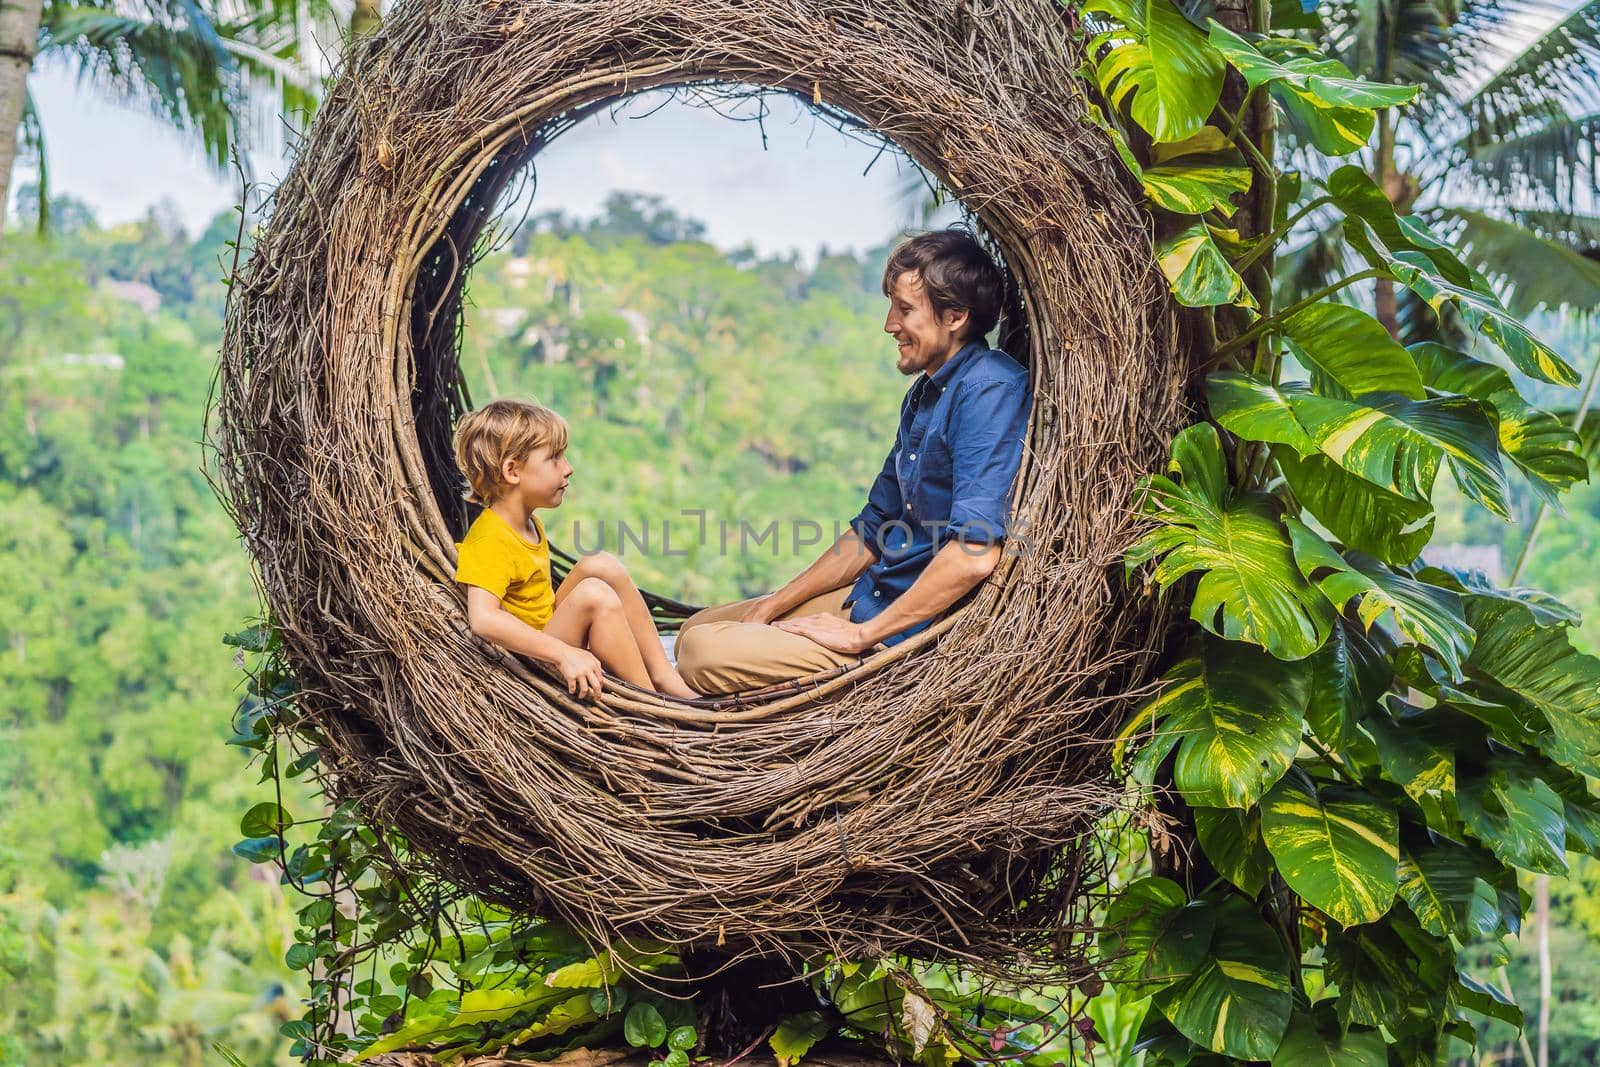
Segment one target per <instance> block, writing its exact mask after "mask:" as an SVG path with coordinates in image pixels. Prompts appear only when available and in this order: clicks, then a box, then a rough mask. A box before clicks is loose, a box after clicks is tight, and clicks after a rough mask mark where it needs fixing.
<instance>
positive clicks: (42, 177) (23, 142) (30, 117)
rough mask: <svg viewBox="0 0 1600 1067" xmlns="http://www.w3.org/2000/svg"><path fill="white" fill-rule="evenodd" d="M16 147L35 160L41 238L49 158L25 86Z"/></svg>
mask: <svg viewBox="0 0 1600 1067" xmlns="http://www.w3.org/2000/svg"><path fill="white" fill-rule="evenodd" d="M17 147H18V148H19V149H20V150H21V151H22V152H25V153H27V154H28V155H31V156H32V157H33V158H34V160H35V163H34V165H35V167H36V168H37V177H36V178H35V179H34V197H35V198H36V199H37V201H38V211H39V219H38V224H37V225H38V230H39V234H40V236H43V235H44V234H45V233H46V232H48V231H49V229H50V157H49V155H48V154H47V153H46V152H45V143H44V124H43V123H42V122H40V121H39V109H38V107H37V106H35V104H34V102H33V93H31V92H30V91H29V90H28V87H27V85H26V84H24V85H23V87H22V125H21V126H20V127H19V128H18V129H17ZM0 206H3V205H0Z"/></svg>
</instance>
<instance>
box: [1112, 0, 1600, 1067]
mask: <svg viewBox="0 0 1600 1067" xmlns="http://www.w3.org/2000/svg"><path fill="white" fill-rule="evenodd" d="M1191 6H1192V5H1191ZM1208 6H1209V7H1210V10H1209V12H1208V14H1209V17H1205V18H1202V17H1200V16H1201V12H1198V11H1196V10H1189V9H1186V8H1180V6H1178V5H1175V4H1173V3H1172V2H1170V0H1143V2H1134V0H1091V2H1088V3H1085V4H1083V5H1082V12H1083V17H1084V21H1085V25H1086V26H1087V28H1088V31H1089V32H1090V33H1091V34H1092V35H1093V36H1092V39H1091V41H1090V53H1089V54H1090V69H1089V72H1088V74H1089V77H1091V78H1092V79H1093V80H1094V81H1095V83H1096V84H1097V85H1098V87H1099V89H1100V94H1101V107H1100V110H1099V113H1098V115H1097V120H1098V121H1099V122H1101V123H1102V124H1103V125H1104V127H1105V129H1106V130H1107V131H1108V132H1109V133H1110V134H1111V135H1112V136H1113V137H1114V138H1115V140H1116V142H1117V144H1118V146H1119V150H1120V152H1121V155H1122V158H1123V160H1124V162H1125V163H1126V164H1127V166H1128V167H1129V168H1130V169H1131V170H1132V172H1133V173H1134V175H1135V176H1137V178H1138V179H1139V181H1140V182H1141V183H1142V185H1143V188H1144V192H1145V195H1146V197H1147V198H1148V201H1149V204H1150V206H1151V208H1152V210H1153V213H1154V216H1155V219H1156V226H1157V229H1156V245H1155V247H1156V254H1157V256H1158V258H1159V261H1160V264H1161V268H1162V270H1163V271H1164V273H1165V274H1166V276H1167V278H1168V280H1169V281H1170V282H1171V285H1172V288H1173V291H1174V293H1175V295H1176V297H1177V299H1178V301H1179V302H1180V303H1181V304H1183V305H1186V306H1187V307H1188V308H1189V309H1191V314H1192V316H1193V318H1194V320H1195V322H1196V324H1197V329H1198V336H1200V337H1201V338H1202V339H1203V346H1204V351H1203V353H1202V355H1201V371H1202V373H1203V381H1201V382H1199V383H1198V388H1197V394H1198V396H1199V399H1200V400H1201V401H1202V404H1203V415H1204V416H1205V417H1204V421H1200V422H1198V423H1196V424H1195V425H1193V426H1191V427H1189V428H1188V429H1187V430H1185V431H1184V432H1183V433H1181V434H1180V435H1179V436H1178V437H1177V439H1176V440H1175V441H1174V442H1173V446H1172V457H1171V461H1170V464H1169V466H1168V469H1167V470H1166V471H1165V472H1164V473H1161V474H1157V475H1154V476H1152V477H1150V478H1149V479H1147V481H1146V483H1145V484H1144V486H1143V487H1142V492H1141V495H1140V501H1139V506H1140V507H1141V508H1142V509H1143V512H1144V514H1145V515H1146V516H1147V517H1148V518H1149V520H1150V522H1151V527H1150V530H1149V533H1148V534H1147V535H1146V536H1145V537H1144V538H1143V539H1142V540H1141V541H1140V542H1139V543H1138V544H1137V545H1136V546H1135V547H1134V548H1133V550H1132V551H1131V552H1130V553H1129V554H1128V556H1127V560H1126V565H1127V571H1128V573H1129V575H1130V577H1131V578H1133V579H1134V580H1136V581H1140V580H1142V581H1143V582H1144V583H1145V584H1146V586H1147V587H1148V588H1149V589H1150V590H1151V592H1152V595H1161V596H1166V597H1170V598H1179V599H1180V602H1182V603H1184V604H1186V605H1187V606H1188V614H1189V619H1190V620H1191V621H1190V623H1189V624H1188V628H1187V631H1186V632H1181V633H1179V634H1178V635H1177V641H1178V642H1179V647H1178V648H1176V649H1175V651H1174V654H1173V662H1172V664H1171V666H1170V667H1169V669H1168V670H1167V672H1166V675H1165V677H1164V679H1163V681H1164V685H1163V686H1162V688H1161V689H1160V691H1159V692H1158V693H1157V694H1156V695H1155V696H1154V697H1152V698H1151V699H1149V700H1148V701H1146V702H1145V703H1144V704H1143V705H1142V707H1141V708H1140V709H1139V710H1138V711H1137V713H1136V714H1135V715H1134V716H1133V718H1132V719H1131V721H1130V722H1129V723H1128V725H1127V727H1126V729H1125V730H1124V732H1123V735H1122V742H1121V744H1120V746H1119V758H1120V759H1121V760H1122V761H1123V766H1124V767H1125V769H1126V771H1127V772H1128V774H1129V776H1130V778H1131V779H1132V780H1133V781H1134V782H1136V783H1138V784H1139V785H1141V786H1144V787H1153V789H1154V790H1155V792H1154V794H1153V795H1154V796H1156V797H1157V798H1158V799H1157V800H1156V801H1155V803H1157V804H1158V806H1161V807H1163V808H1164V809H1166V810H1165V814H1166V815H1167V816H1168V817H1169V818H1170V819H1172V820H1174V821H1175V823H1176V825H1177V826H1178V827H1179V828H1180V829H1179V830H1178V831H1177V835H1178V836H1179V837H1180V838H1182V837H1185V836H1187V837H1188V843H1189V844H1190V846H1191V847H1190V848H1189V849H1188V850H1187V856H1186V859H1185V861H1184V862H1182V863H1178V862H1171V863H1166V864H1163V865H1159V866H1158V870H1157V873H1156V874H1154V875H1151V876H1149V877H1144V878H1141V879H1138V880H1136V881H1133V882H1132V883H1131V884H1128V885H1127V886H1125V888H1124V889H1123V891H1122V892H1121V894H1120V896H1119V897H1118V898H1117V899H1116V900H1115V902H1114V903H1113V905H1112V906H1111V908H1110V910H1109V916H1108V930H1107V933H1106V934H1105V935H1104V937H1103V938H1102V941H1101V945H1100V951H1101V954H1102V956H1103V958H1104V960H1105V966H1106V970H1107V976H1108V977H1109V978H1110V979H1111V980H1112V982H1113V983H1114V984H1115V985H1116V986H1117V987H1118V989H1119V991H1120V992H1121V994H1122V995H1123V996H1126V997H1135V998H1145V997H1148V998H1149V1005H1150V1010H1149V1011H1148V1013H1147V1015H1146V1022H1145V1025H1144V1029H1143V1031H1142V1033H1141V1034H1140V1035H1139V1036H1140V1045H1141V1047H1142V1048H1143V1049H1144V1051H1145V1053H1146V1063H1171V1064H1180V1063H1189V1064H1195V1063H1202V1062H1207V1063H1214V1062H1235V1061H1262V1060H1270V1061H1272V1062H1273V1063H1275V1064H1307V1063H1337V1064H1353V1065H1365V1064H1384V1063H1402V1064H1413V1063H1415V1064H1422V1063H1428V1064H1431V1063H1433V1062H1435V1057H1436V1056H1437V1054H1438V1052H1439V1050H1440V1049H1441V1048H1442V1047H1443V1046H1444V1044H1445V1042H1446V1040H1447V1037H1455V1038H1459V1039H1461V1040H1463V1041H1466V1042H1468V1043H1471V1042H1473V1041H1474V1040H1475V1036H1476V1033H1477V1030H1478V1028H1479V1025H1480V1023H1481V1021H1482V1020H1484V1019H1485V1018H1494V1019H1501V1020H1505V1021H1507V1022H1510V1023H1512V1024H1514V1025H1520V1023H1521V1013H1520V1011H1519V1009H1518V1008H1517V1007H1516V1006H1515V1004H1514V1003H1513V1002H1512V1000H1511V998H1510V996H1509V995H1508V994H1507V993H1506V992H1505V991H1503V990H1500V989H1496V988H1495V987H1494V986H1492V985H1490V984H1488V982H1487V981H1486V977H1487V976H1485V975H1481V974H1474V973H1470V972H1469V970H1468V968H1467V967H1466V965H1465V963H1466V961H1474V960H1482V959H1485V958H1487V959H1490V960H1491V961H1492V960H1493V958H1494V957H1493V949H1494V948H1498V945H1499V942H1500V940H1501V939H1503V938H1505V937H1506V936H1508V935H1513V934H1515V933H1517V931H1518V929H1519V925H1520V923H1521V921H1522V919H1523V916H1524V912H1525V910H1526V904H1527V898H1526V895H1525V894H1523V893H1522V892H1521V891H1520V889H1519V887H1518V872H1519V871H1526V872H1535V873H1545V874H1561V873H1564V872H1565V871H1566V869H1567V854H1568V851H1569V850H1578V851H1584V852H1589V853H1591V854H1600V801H1597V800H1596V799H1595V797H1594V796H1593V795H1592V794H1591V791H1590V789H1589V786H1588V784H1587V781H1586V778H1585V776H1586V775H1592V774H1600V660H1596V659H1594V658H1593V657H1590V656H1588V655H1584V654H1582V653H1580V652H1578V651H1576V650H1575V649H1574V648H1573V647H1572V645H1571V643H1570V642H1569V640H1568V637H1567V630H1568V628H1570V627H1571V626H1572V625H1573V623H1574V622H1575V621H1577V620H1576V616H1575V614H1574V613H1573V612H1572V611H1570V610H1569V609H1567V608H1566V607H1564V606H1563V605H1562V604H1560V603H1559V602H1557V601H1556V600H1555V599H1553V598H1552V597H1549V596H1547V595H1545V594H1542V593H1539V592H1535V591H1533V590H1529V589H1499V588H1495V587H1493V586H1492V585H1491V584H1490V583H1489V582H1487V581H1486V580H1485V579H1484V578H1483V577H1482V576H1481V575H1479V574H1476V573H1456V572H1452V571H1448V570H1445V569H1441V568H1439V567H1433V566H1429V565H1427V564H1426V563H1425V562H1424V561H1423V560H1422V559H1421V555H1422V553H1423V551H1424V549H1425V547H1426V546H1427V544H1428V541H1429V539H1430V537H1431V536H1432V534H1433V529H1434V511H1433V503H1432V501H1433V496H1434V492H1435V490H1436V488H1437V487H1438V484H1439V482H1440V476H1441V475H1442V474H1446V473H1447V474H1448V477H1449V479H1450V480H1451V481H1453V482H1454V484H1455V485H1456V486H1457V487H1458V488H1459V489H1460V491H1461V492H1462V493H1463V494H1464V495H1465V496H1466V497H1467V498H1468V499H1469V500H1470V501H1471V502H1472V503H1474V504H1476V505H1479V506H1482V507H1484V508H1487V509H1488V510H1489V511H1490V512H1491V513H1493V514H1495V515H1497V516H1500V517H1501V518H1506V517H1507V516H1509V515H1510V514H1511V509H1510V506H1509V497H1510V495H1511V494H1512V492H1513V489H1514V487H1515V486H1518V485H1520V486H1522V487H1524V489H1525V490H1526V491H1527V492H1529V493H1531V494H1533V496H1534V497H1536V498H1538V499H1540V500H1544V501H1555V500H1556V499H1557V498H1558V497H1559V495H1560V494H1561V493H1562V492H1563V491H1564V490H1566V489H1568V488H1569V487H1570V486H1571V485H1572V484H1573V483H1575V482H1578V481H1583V480H1586V479H1587V477H1588V471H1587V467H1586V465H1585V462H1584V459H1583V457H1582V454H1581V451H1580V449H1579V446H1578V440H1577V437H1576V436H1575V434H1574V433H1573V432H1572V430H1571V429H1570V428H1569V427H1567V426H1566V425H1564V424H1563V423H1562V422H1561V421H1560V420H1559V419H1557V418H1556V417H1555V416H1553V415H1551V414H1548V413H1546V412H1544V411H1541V410H1539V409H1537V408H1535V407H1534V406H1532V405H1531V404H1530V403H1528V402H1527V401H1526V400H1525V399H1524V398H1523V396H1522V395H1521V394H1520V393H1519V392H1518V387H1517V381H1518V380H1519V379H1518V378H1517V377H1514V376H1513V373H1512V372H1513V370H1514V371H1515V372H1517V374H1519V375H1520V376H1522V377H1523V378H1526V379H1533V380H1535V381H1539V382H1550V383H1555V384H1558V385H1566V386H1571V385H1575V384H1577V383H1578V382H1579V374H1578V372H1577V371H1576V370H1575V369H1574V368H1573V367H1572V366H1570V365H1569V364H1568V363H1567V362H1566V361H1565V360H1564V359H1563V358H1562V357H1561V355H1560V354H1558V353H1557V352H1556V351H1555V350H1553V349H1552V348H1551V347H1550V346H1549V345H1548V344H1546V343H1545V342H1543V341H1541V340H1540V339H1539V337H1538V336H1536V335H1535V334H1534V333H1533V332H1532V331H1530V330H1529V329H1528V328H1527V327H1526V326H1525V325H1524V324H1523V323H1522V322H1521V321H1519V320H1518V319H1517V318H1516V317H1514V316H1513V315H1512V314H1511V313H1510V312H1509V311H1508V310H1507V308H1506V306H1505V304H1504V303H1503V302H1502V301H1501V299H1500V298H1499V297H1498V296H1497V295H1496V291H1495V288H1494V286H1493V285H1491V284H1490V282H1489V281H1488V280H1487V279H1486V278H1485V277H1484V275H1483V274H1481V273H1479V272H1478V271H1476V270H1474V269H1472V268H1471V267H1469V266H1468V265H1467V263H1466V262H1464V260H1463V257H1462V256H1461V255H1460V254H1458V252H1457V251H1456V250H1455V249H1453V248H1452V247H1451V246H1450V244H1449V243H1448V242H1447V241H1445V240H1442V239H1441V238H1440V236H1439V235H1438V234H1436V233H1435V232H1433V231H1431V230H1430V229H1429V227H1428V226H1427V225H1426V224H1425V223H1424V222H1423V221H1422V220H1421V219H1419V218H1417V217H1415V216H1411V215H1407V214H1402V213H1397V211H1396V209H1395V206H1394V204H1393V202H1392V201H1391V200H1390V198H1389V196H1388V195H1386V194H1385V192H1384V191H1383V190H1382V189H1380V188H1379V187H1378V185H1377V184H1375V183H1374V182H1373V181H1372V179H1371V178H1369V177H1368V175H1367V173H1366V172H1365V171H1364V170H1363V169H1362V167H1361V166H1359V165H1358V164H1357V163H1356V162H1342V163H1341V161H1340V158H1341V157H1353V156H1354V154H1355V153H1358V152H1360V151H1361V150H1362V149H1364V148H1365V147H1366V145H1367V143H1368V140H1369V138H1370V137H1371V136H1372V133H1373V130H1374V128H1375V127H1376V126H1377V125H1378V116H1379V113H1380V112H1381V111H1384V110H1385V109H1399V108H1405V107H1406V106H1407V105H1408V104H1410V103H1411V102H1412V99H1413V97H1414V96H1415V94H1416V91H1417V90H1416V89H1415V88H1412V87H1407V86H1400V85H1387V84H1377V83H1374V82H1370V81H1366V80H1363V79H1361V78H1357V77H1354V76H1353V75H1352V74H1351V72H1350V71H1349V70H1348V69H1347V68H1346V67H1344V66H1343V65H1342V64H1341V63H1340V62H1339V61H1337V60H1335V59H1332V58H1330V57H1328V56H1327V55H1324V54H1322V53H1319V52H1318V51H1317V50H1316V49H1315V48H1314V47H1313V46H1312V45H1310V44H1308V43H1306V40H1304V39H1302V36H1301V35H1297V34H1296V32H1295V31H1296V30H1299V29H1308V28H1313V26H1314V19H1315V15H1313V14H1308V13H1307V12H1305V11H1303V10H1302V9H1301V7H1300V6H1299V5H1283V4H1267V3H1264V2H1255V0H1252V2H1251V3H1249V4H1236V5H1234V6H1233V8H1232V9H1230V8H1229V7H1228V5H1225V4H1222V3H1217V4H1215V5H1214V6H1210V5H1208ZM1274 18H1277V19H1278V20H1279V26H1280V28H1278V29H1273V27H1274V21H1273V20H1274ZM1304 36H1306V37H1309V36H1312V35H1304ZM1308 154H1314V155H1315V156H1316V157H1317V158H1318V159H1319V161H1320V162H1325V163H1326V165H1319V166H1318V167H1316V168H1314V173H1316V174H1317V175H1320V177H1317V178H1315V179H1311V178H1305V179H1303V178H1302V175H1301V174H1300V173H1298V172H1297V171H1296V170H1294V169H1291V168H1290V166H1289V165H1287V164H1286V163H1285V162H1284V161H1285V160H1295V159H1299V160H1304V159H1306V158H1308ZM1312 170H1313V168H1307V171H1308V172H1311V171H1312ZM1331 228H1336V229H1337V230H1338V232H1339V233H1340V235H1341V236H1342V238H1343V241H1344V243H1345V245H1346V246H1347V247H1348V248H1350V249H1353V250H1354V251H1355V252H1356V253H1357V254H1358V255H1359V257H1360V260H1361V265H1360V266H1359V268H1358V269H1355V270H1353V271H1351V272H1348V273H1346V274H1345V275H1344V276H1342V277H1337V278H1334V279H1332V280H1331V281H1329V283H1328V284H1326V285H1325V286H1324V287H1323V288H1321V289H1320V290H1318V291H1316V292H1312V293H1310V294H1308V295H1306V296H1304V297H1303V298H1300V299H1296V300H1294V301H1293V302H1291V303H1287V305H1286V306H1276V305H1275V301H1274V296H1275V288H1280V287H1275V286H1274V264H1275V261H1276V260H1277V258H1278V257H1279V256H1280V255H1281V253H1282V252H1283V251H1284V249H1285V248H1286V247H1288V246H1289V244H1290V243H1291V242H1293V241H1295V240H1296V239H1298V238H1302V237H1304V235H1306V234H1307V233H1308V232H1310V231H1315V232H1326V231H1328V230H1329V229H1331ZM1372 280H1382V281H1384V282H1386V283H1388V284H1389V285H1391V286H1394V287H1399V288H1401V289H1404V290H1407V291H1409V292H1410V293H1411V294H1414V296H1415V297H1416V298H1417V299H1419V300H1420V301H1421V302H1423V303H1425V304H1426V305H1427V306H1428V307H1429V308H1431V309H1432V310H1433V311H1434V312H1435V313H1439V312H1444V313H1446V314H1448V315H1449V316H1450V318H1451V321H1452V322H1455V323H1459V324H1460V325H1462V326H1463V327H1465V333H1466V335H1467V336H1468V337H1469V342H1468V343H1467V344H1466V345H1454V346H1452V345H1449V344H1446V343H1443V342H1442V341H1438V340H1434V341H1424V342H1421V343H1415V344H1412V345H1411V346H1409V347H1406V346H1403V345H1402V344H1401V343H1400V342H1399V341H1398V340H1396V339H1395V338H1394V337H1393V336H1392V335H1391V333H1390V331H1389V330H1388V329H1386V328H1385V327H1384V326H1383V325H1382V324H1381V323H1380V322H1379V321H1378V320H1377V319H1375V318H1374V317H1373V316H1372V315H1370V314H1368V312H1367V310H1365V309H1364V307H1363V306H1362V299H1363V298H1364V297H1366V296H1368V295H1369V290H1368V288H1367V287H1366V286H1363V285H1362V283H1365V282H1370V281H1372ZM1463 349H1465V350H1463ZM1174 851H1175V852H1177V853H1183V852H1184V851H1185V850H1183V849H1177V850H1174ZM1486 944H1487V945H1489V946H1491V949H1490V951H1488V952H1485V950H1484V946H1485V945H1486ZM1469 950H1470V951H1469Z"/></svg>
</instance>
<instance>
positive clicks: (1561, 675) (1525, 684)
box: [1467, 596, 1600, 775]
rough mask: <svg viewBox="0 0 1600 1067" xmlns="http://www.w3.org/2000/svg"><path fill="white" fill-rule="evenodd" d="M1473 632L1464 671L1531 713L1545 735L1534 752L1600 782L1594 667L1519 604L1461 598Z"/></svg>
mask: <svg viewBox="0 0 1600 1067" xmlns="http://www.w3.org/2000/svg"><path fill="white" fill-rule="evenodd" d="M1467 618H1468V620H1469V621H1470V622H1471V623H1472V627H1473V629H1475V630H1476V631H1477V632H1478V642H1477V646H1476V647H1475V648H1474V649H1473V651H1472V657H1471V658H1470V659H1469V660H1468V661H1467V670H1468V672H1469V673H1471V674H1472V675H1473V676H1474V677H1476V678H1479V679H1483V680H1485V681H1487V682H1489V683H1492V685H1493V686H1494V687H1495V688H1496V689H1498V690H1500V691H1502V692H1503V693H1505V694H1506V695H1507V696H1508V697H1510V698H1512V699H1516V700H1519V701H1520V702H1522V703H1523V704H1525V705H1527V706H1528V707H1529V708H1532V709H1533V710H1535V711H1537V712H1538V714H1539V715H1540V716H1542V717H1543V719H1544V720H1545V721H1546V722H1547V723H1549V726H1550V731H1549V733H1548V734H1546V735H1545V736H1544V737H1543V738H1542V739H1541V740H1540V748H1541V749H1543V751H1544V752H1545V753H1546V754H1547V755H1549V756H1550V757H1552V758H1553V759H1555V760H1556V761H1557V762H1558V763H1561V764H1563V765H1564V766H1567V767H1571V768H1573V769H1574V770H1578V771H1581V772H1583V773H1584V774H1591V775H1600V660H1597V659H1595V657H1593V656H1587V655H1584V654H1583V653H1581V652H1578V651H1577V650H1576V649H1574V648H1573V647H1572V645H1571V644H1570V643H1569V642H1568V641H1567V636H1566V629H1565V627H1561V626H1541V625H1539V624H1538V622H1537V621H1536V620H1535V618H1534V614H1533V610H1532V609H1531V608H1529V607H1528V606H1526V605H1524V604H1520V603H1517V602H1515V601H1510V600H1502V599H1498V598H1494V597H1486V596H1470V597H1468V598H1467Z"/></svg>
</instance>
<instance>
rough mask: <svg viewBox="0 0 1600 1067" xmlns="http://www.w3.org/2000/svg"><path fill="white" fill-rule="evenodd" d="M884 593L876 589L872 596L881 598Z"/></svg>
mask: <svg viewBox="0 0 1600 1067" xmlns="http://www.w3.org/2000/svg"><path fill="white" fill-rule="evenodd" d="M882 592H883V591H882V590H881V589H874V590H873V591H872V595H873V596H881V595H882Z"/></svg>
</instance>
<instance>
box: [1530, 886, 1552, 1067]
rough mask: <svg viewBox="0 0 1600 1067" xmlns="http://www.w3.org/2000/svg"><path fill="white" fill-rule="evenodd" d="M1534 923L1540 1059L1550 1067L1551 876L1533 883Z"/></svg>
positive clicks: (1539, 1064) (1541, 1063)
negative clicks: (1535, 929)
mask: <svg viewBox="0 0 1600 1067" xmlns="http://www.w3.org/2000/svg"><path fill="white" fill-rule="evenodd" d="M1533 922H1534V925H1535V926H1536V927H1538V930H1539V1058H1538V1067H1550V876H1549V875H1548V874H1541V875H1540V876H1539V877H1538V878H1537V879H1536V880H1535V881H1534V883H1533Z"/></svg>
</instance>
